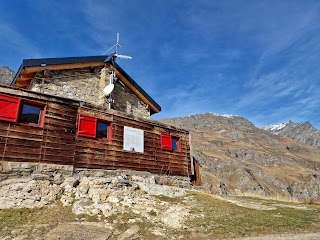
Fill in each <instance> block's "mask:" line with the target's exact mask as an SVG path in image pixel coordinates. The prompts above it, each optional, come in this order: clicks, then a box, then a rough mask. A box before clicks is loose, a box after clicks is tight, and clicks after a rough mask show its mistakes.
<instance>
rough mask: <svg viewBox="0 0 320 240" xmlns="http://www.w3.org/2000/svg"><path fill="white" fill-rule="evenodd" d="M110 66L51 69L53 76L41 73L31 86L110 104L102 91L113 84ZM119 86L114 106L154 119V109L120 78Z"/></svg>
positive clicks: (116, 88) (88, 100) (39, 90)
mask: <svg viewBox="0 0 320 240" xmlns="http://www.w3.org/2000/svg"><path fill="white" fill-rule="evenodd" d="M109 70H110V69H108V68H102V67H95V68H83V69H71V70H60V71H50V72H49V76H48V77H45V76H44V74H43V73H37V75H36V77H35V78H34V80H33V81H32V83H31V84H30V86H29V89H30V90H32V91H35V92H41V93H45V94H50V95H55V96H60V97H66V98H71V99H75V100H80V101H83V102H87V103H90V104H92V105H95V106H100V107H101V106H102V107H107V106H108V102H107V98H106V97H105V96H104V94H103V93H102V90H103V89H104V88H105V86H107V85H108V84H109V81H110V72H109ZM114 84H115V89H114V91H113V92H112V94H111V97H112V99H113V100H114V102H112V103H111V108H112V109H115V110H117V111H121V112H125V113H128V114H131V115H134V116H137V117H142V118H150V110H149V109H148V108H147V106H146V104H145V103H144V102H143V101H141V100H140V99H139V98H138V97H137V96H136V95H135V94H134V93H133V92H132V91H131V90H130V89H129V88H128V87H127V86H125V85H124V84H123V83H122V82H121V81H120V79H117V78H116V79H115V81H114Z"/></svg>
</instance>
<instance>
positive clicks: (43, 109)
mask: <svg viewBox="0 0 320 240" xmlns="http://www.w3.org/2000/svg"><path fill="white" fill-rule="evenodd" d="M24 103H26V104H28V105H31V106H35V107H40V108H41V109H40V113H39V123H31V122H30V123H24V122H20V121H19V119H20V116H21V114H22V108H23V104H24ZM46 111H47V105H46V104H44V103H40V102H36V101H32V100H28V99H23V98H22V99H21V100H20V106H19V113H18V118H17V123H19V124H21V125H25V126H33V127H40V128H44V118H45V115H46Z"/></svg>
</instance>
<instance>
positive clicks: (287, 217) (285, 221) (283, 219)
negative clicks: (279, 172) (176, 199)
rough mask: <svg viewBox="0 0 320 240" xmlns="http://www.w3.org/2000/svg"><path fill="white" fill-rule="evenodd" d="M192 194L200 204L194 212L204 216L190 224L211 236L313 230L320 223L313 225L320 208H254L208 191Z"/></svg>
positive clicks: (239, 235)
mask: <svg viewBox="0 0 320 240" xmlns="http://www.w3.org/2000/svg"><path fill="white" fill-rule="evenodd" d="M193 197H194V198H195V199H196V200H197V206H195V207H194V208H193V209H192V212H193V213H196V212H198V213H199V214H201V215H202V217H201V218H199V219H196V220H194V221H192V222H189V223H188V224H189V227H190V228H194V229H198V230H199V231H200V230H202V231H204V232H205V233H206V234H207V238H209V239H210V238H212V239H213V238H226V237H242V236H258V235H266V234H271V233H284V232H302V231H306V230H310V231H312V230H316V229H319V226H320V224H319V223H318V224H314V223H316V222H318V221H319V220H318V219H319V216H320V208H319V207H318V208H317V207H314V208H312V210H301V209H292V208H277V209H276V210H255V209H249V208H244V207H239V206H237V205H235V204H232V203H229V202H226V201H221V200H217V199H215V198H213V197H212V196H211V195H209V194H205V193H200V192H198V193H196V194H193ZM248 200H249V199H248Z"/></svg>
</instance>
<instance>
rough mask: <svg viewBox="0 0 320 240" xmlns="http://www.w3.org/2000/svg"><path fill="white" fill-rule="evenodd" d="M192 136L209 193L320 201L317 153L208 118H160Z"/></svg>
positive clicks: (239, 122)
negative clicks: (183, 129)
mask: <svg viewBox="0 0 320 240" xmlns="http://www.w3.org/2000/svg"><path fill="white" fill-rule="evenodd" d="M161 122H163V123H166V124H170V125H173V126H176V127H179V128H185V129H188V130H190V131H191V142H192V151H193V156H194V157H195V158H196V159H197V160H198V162H199V163H200V165H201V170H202V182H203V185H204V187H205V188H206V189H207V190H210V191H211V192H212V193H214V194H226V195H229V194H230V195H253V196H254V195H259V196H270V197H281V198H291V197H293V198H297V199H305V200H307V199H309V200H310V199H317V200H319V199H320V149H316V148H314V147H310V146H307V145H305V144H303V143H300V142H297V141H295V140H292V139H289V138H287V137H283V136H280V135H275V134H272V133H269V132H267V131H265V130H262V129H259V128H256V127H255V126H254V124H252V123H251V122H250V121H248V120H246V119H244V118H243V117H240V116H230V115H225V116H219V115H216V114H212V113H205V114H197V115H193V116H189V117H179V118H172V119H164V120H161Z"/></svg>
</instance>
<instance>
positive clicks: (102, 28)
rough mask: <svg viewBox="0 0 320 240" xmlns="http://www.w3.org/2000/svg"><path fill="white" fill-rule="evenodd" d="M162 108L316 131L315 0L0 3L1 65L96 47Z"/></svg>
mask: <svg viewBox="0 0 320 240" xmlns="http://www.w3.org/2000/svg"><path fill="white" fill-rule="evenodd" d="M117 32H119V33H120V44H121V45H122V46H123V48H122V49H120V51H119V53H120V54H126V55H131V56H132V57H133V60H131V61H126V60H121V59H119V60H118V63H119V64H120V66H121V67H122V68H124V69H125V71H126V72H127V73H128V74H129V75H130V76H131V77H132V78H133V79H135V80H136V81H137V82H138V83H139V84H140V85H141V86H142V87H143V88H144V89H145V90H146V91H147V92H148V93H149V94H150V95H151V96H152V97H153V98H154V99H155V100H156V101H157V102H158V103H159V104H160V105H161V107H162V112H161V113H159V114H156V115H154V118H156V119H161V118H168V117H176V116H187V115H192V114H196V113H204V112H214V113H218V114H234V115H241V116H243V117H245V118H247V119H249V120H250V121H252V122H253V123H254V124H255V125H256V126H258V127H262V126H265V125H270V124H273V123H281V122H288V121H289V120H292V121H294V122H302V121H310V122H311V123H312V124H313V125H314V126H315V127H317V128H318V129H320V67H319V64H320V54H319V52H320V1H318V0H315V1H312V0H282V1H277V0H265V1H250V0H243V1H240V0H239V1H238V0H229V1H210V0H208V1H204V0H200V1H188V0H170V1H169V0H154V1H149V0H136V1H129V0H127V1H124V0H117V1H112V0H109V1H107V0H101V1H95V0H77V1H67V0H64V1H62V0H56V1H54V0H52V1H43V0H41V1H40V0H25V1H22V0H21V1H19V0H10V1H2V2H1V8H0V53H1V54H0V66H3V65H5V66H9V67H10V68H12V69H13V70H14V71H17V70H18V67H19V65H20V64H21V61H22V59H25V58H47V57H69V56H93V55H101V54H102V53H103V52H104V51H106V50H107V49H108V48H109V47H111V46H112V45H114V44H115V38H116V33H117Z"/></svg>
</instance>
